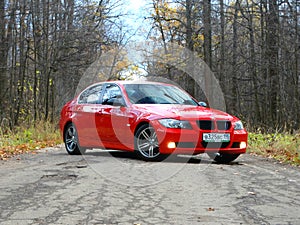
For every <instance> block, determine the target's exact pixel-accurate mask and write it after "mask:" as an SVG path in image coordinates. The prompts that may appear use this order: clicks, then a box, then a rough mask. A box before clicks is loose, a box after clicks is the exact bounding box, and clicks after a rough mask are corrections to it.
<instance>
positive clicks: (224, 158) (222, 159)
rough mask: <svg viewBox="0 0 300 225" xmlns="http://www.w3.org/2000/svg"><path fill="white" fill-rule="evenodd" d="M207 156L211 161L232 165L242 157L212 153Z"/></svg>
mask: <svg viewBox="0 0 300 225" xmlns="http://www.w3.org/2000/svg"><path fill="white" fill-rule="evenodd" d="M207 154H208V156H209V157H210V158H211V159H213V160H214V161H216V162H217V163H230V162H232V161H233V160H235V159H236V158H237V157H239V155H240V154H226V153H219V152H211V153H207Z"/></svg>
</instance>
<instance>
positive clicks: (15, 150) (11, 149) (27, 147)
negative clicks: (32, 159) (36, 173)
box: [0, 140, 58, 161]
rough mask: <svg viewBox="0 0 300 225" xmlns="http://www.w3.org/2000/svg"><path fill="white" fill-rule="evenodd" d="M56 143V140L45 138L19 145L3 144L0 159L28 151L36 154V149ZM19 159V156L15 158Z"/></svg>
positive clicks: (0, 149) (6, 158)
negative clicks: (44, 139)
mask: <svg viewBox="0 0 300 225" xmlns="http://www.w3.org/2000/svg"><path fill="white" fill-rule="evenodd" d="M57 144H58V141H57V140H46V141H33V142H31V143H22V144H19V145H9V146H3V147H1V148H0V160H3V161H5V160H8V159H9V158H11V157H14V156H17V155H20V154H25V153H30V154H36V150H38V149H41V148H45V147H53V146H55V145H57ZM17 160H20V158H17Z"/></svg>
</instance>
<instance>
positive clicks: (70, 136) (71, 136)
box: [64, 123, 85, 155]
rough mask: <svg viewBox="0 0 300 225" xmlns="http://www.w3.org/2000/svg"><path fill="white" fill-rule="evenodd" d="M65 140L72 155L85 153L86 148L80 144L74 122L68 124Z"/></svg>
mask: <svg viewBox="0 0 300 225" xmlns="http://www.w3.org/2000/svg"><path fill="white" fill-rule="evenodd" d="M64 142H65V147H66V150H67V152H68V153H69V154H70V155H81V154H84V153H85V149H83V148H81V147H80V145H79V141H78V133H77V129H76V127H75V125H74V124H73V123H70V124H68V125H67V127H66V129H65V132H64Z"/></svg>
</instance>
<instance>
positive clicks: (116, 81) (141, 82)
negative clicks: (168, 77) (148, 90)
mask: <svg viewBox="0 0 300 225" xmlns="http://www.w3.org/2000/svg"><path fill="white" fill-rule="evenodd" d="M101 83H115V84H121V85H124V84H161V85H170V84H168V83H162V82H156V81H148V80H112V81H105V82H101Z"/></svg>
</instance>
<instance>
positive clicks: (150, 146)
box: [134, 124, 161, 161]
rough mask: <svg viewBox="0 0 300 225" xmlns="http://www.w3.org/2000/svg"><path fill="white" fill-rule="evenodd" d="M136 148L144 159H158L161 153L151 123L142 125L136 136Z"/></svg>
mask: <svg viewBox="0 0 300 225" xmlns="http://www.w3.org/2000/svg"><path fill="white" fill-rule="evenodd" d="M134 145H135V150H136V151H137V153H138V154H139V156H141V157H142V158H143V159H144V160H147V161H149V160H157V159H159V158H160V156H161V154H160V152H159V143H158V139H157V135H156V132H155V130H154V128H153V127H152V126H151V125H149V124H144V125H142V126H141V127H140V128H139V129H138V130H137V132H136V134H135V137H134Z"/></svg>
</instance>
